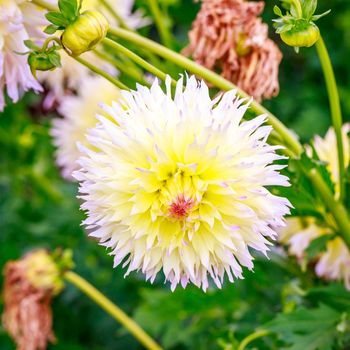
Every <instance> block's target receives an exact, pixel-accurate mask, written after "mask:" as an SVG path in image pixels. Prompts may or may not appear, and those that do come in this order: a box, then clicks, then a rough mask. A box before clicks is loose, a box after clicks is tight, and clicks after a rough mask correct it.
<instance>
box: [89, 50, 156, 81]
mask: <svg viewBox="0 0 350 350" xmlns="http://www.w3.org/2000/svg"><path fill="white" fill-rule="evenodd" d="M94 53H95V54H96V55H97V56H98V57H100V58H102V59H103V60H104V61H106V62H108V63H110V64H111V65H112V66H113V67H115V68H117V69H118V71H120V72H123V73H124V74H126V75H128V76H129V77H130V78H132V79H134V80H136V81H138V82H141V84H142V85H147V86H150V84H149V83H148V82H147V81H146V80H145V78H144V76H143V72H142V71H141V70H139V69H135V68H136V67H135V66H132V65H131V64H130V63H132V62H131V61H130V60H128V61H127V62H128V64H125V62H121V61H119V60H117V59H116V57H112V56H110V55H108V54H107V53H105V52H103V51H100V50H94Z"/></svg>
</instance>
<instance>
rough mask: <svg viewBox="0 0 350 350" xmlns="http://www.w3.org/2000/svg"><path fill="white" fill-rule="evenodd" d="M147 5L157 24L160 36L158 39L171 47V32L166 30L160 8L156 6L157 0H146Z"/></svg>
mask: <svg viewBox="0 0 350 350" xmlns="http://www.w3.org/2000/svg"><path fill="white" fill-rule="evenodd" d="M148 6H149V8H150V10H151V13H152V15H153V19H154V22H155V24H156V26H157V29H158V33H159V36H160V39H161V41H162V43H163V44H164V45H165V46H166V47H169V48H172V47H173V41H172V38H171V34H170V32H169V30H168V26H167V24H166V22H165V21H164V18H163V16H164V15H163V14H162V13H161V11H160V8H159V6H158V0H148Z"/></svg>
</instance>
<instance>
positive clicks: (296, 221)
mask: <svg viewBox="0 0 350 350" xmlns="http://www.w3.org/2000/svg"><path fill="white" fill-rule="evenodd" d="M332 233H333V231H332V229H331V228H329V227H324V226H320V225H319V224H317V222H316V220H315V218H312V217H303V218H300V217H291V218H287V219H286V226H285V227H283V228H282V229H279V241H280V242H281V243H283V244H287V245H289V253H290V254H291V255H294V256H296V257H297V258H298V259H299V260H300V262H302V258H303V257H304V256H305V251H306V249H307V248H308V247H309V245H310V243H311V242H312V241H313V240H315V239H317V238H319V237H321V236H323V235H327V234H328V235H330V234H332ZM330 238H331V237H330ZM315 272H316V274H317V276H319V277H323V278H325V279H327V280H334V281H344V283H345V287H346V288H347V289H348V290H350V252H349V248H348V247H347V246H346V244H345V243H344V241H343V239H342V238H341V237H336V238H331V239H330V240H329V241H328V242H327V246H326V250H325V251H322V252H320V253H319V254H318V256H317V258H316V266H315Z"/></svg>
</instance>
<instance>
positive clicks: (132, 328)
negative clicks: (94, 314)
mask: <svg viewBox="0 0 350 350" xmlns="http://www.w3.org/2000/svg"><path fill="white" fill-rule="evenodd" d="M64 278H65V279H66V280H67V281H68V282H69V283H71V284H73V285H74V286H75V287H77V288H78V289H80V290H81V291H82V292H83V293H85V294H86V295H87V296H88V297H89V298H90V299H92V300H93V301H94V302H95V303H96V304H98V305H99V306H101V308H102V309H103V310H105V311H106V312H107V313H109V314H110V315H111V316H112V317H113V318H114V319H115V320H117V321H118V322H120V323H121V324H122V325H123V326H124V327H125V328H126V329H127V330H128V331H129V332H130V333H131V334H132V335H133V336H134V337H135V338H136V339H138V340H139V341H140V343H141V344H143V345H144V347H145V348H146V349H149V350H162V348H161V347H160V346H159V345H158V344H157V343H156V342H155V341H154V340H153V339H152V338H151V337H150V336H149V335H148V334H147V333H146V332H145V331H144V330H143V329H142V328H141V327H140V326H139V325H138V324H137V323H135V321H134V320H132V319H131V318H130V317H129V316H128V315H127V314H126V313H125V312H124V311H123V310H121V309H120V308H119V307H118V306H117V305H115V304H113V303H112V302H111V301H110V300H109V299H108V298H107V297H106V296H104V295H103V294H102V293H101V292H100V291H99V290H97V289H96V288H95V287H94V286H93V285H91V284H90V283H89V282H87V281H86V280H85V279H83V278H82V277H81V276H79V275H78V274H76V273H75V272H73V271H68V272H66V273H65V274H64Z"/></svg>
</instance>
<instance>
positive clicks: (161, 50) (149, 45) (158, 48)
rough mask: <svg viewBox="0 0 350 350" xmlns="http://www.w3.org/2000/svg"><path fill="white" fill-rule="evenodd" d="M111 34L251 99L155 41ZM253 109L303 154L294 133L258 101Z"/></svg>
mask: <svg viewBox="0 0 350 350" xmlns="http://www.w3.org/2000/svg"><path fill="white" fill-rule="evenodd" d="M109 34H110V35H112V36H115V37H118V38H121V39H124V40H127V41H129V42H132V43H134V44H136V45H138V46H140V47H143V48H146V49H147V50H149V51H152V52H154V53H155V54H157V55H159V56H161V57H163V58H165V59H166V60H169V61H171V62H173V63H175V64H177V65H178V66H180V67H182V68H184V69H185V70H187V71H189V72H191V73H193V74H196V75H198V76H200V77H202V78H203V79H205V80H206V81H208V82H210V83H211V84H213V85H215V86H216V87H218V88H219V89H221V90H225V91H228V90H232V89H234V90H237V93H238V95H239V96H241V97H243V98H250V97H249V96H248V95H247V94H246V93H245V92H244V91H243V90H241V89H239V88H238V87H237V86H235V85H234V84H232V83H231V82H229V81H228V80H226V79H224V78H223V77H221V76H220V75H218V74H216V73H214V72H212V71H211V70H209V69H207V68H205V67H203V66H201V65H200V64H198V63H196V62H193V61H192V60H190V59H188V58H187V57H185V56H183V55H181V54H178V53H176V52H174V51H172V50H170V49H168V48H166V47H164V46H162V45H160V44H158V43H156V42H154V41H153V40H150V39H147V38H145V37H143V36H141V35H139V34H137V33H133V32H130V31H128V30H125V29H122V28H110V30H109ZM251 109H252V110H253V111H254V112H255V113H256V114H266V115H267V120H268V123H269V124H270V125H272V127H273V128H274V129H275V131H276V132H277V133H278V134H279V135H280V136H281V138H282V139H283V140H284V142H285V144H286V146H287V147H289V148H290V150H291V151H292V152H293V154H294V156H296V157H297V156H299V155H300V154H301V152H302V146H301V144H300V143H299V141H298V140H297V139H296V138H295V136H294V135H293V133H291V132H290V131H289V130H288V129H287V127H286V126H285V125H284V124H283V123H281V122H280V121H279V120H278V119H277V118H276V117H275V116H274V115H273V114H272V113H271V112H269V111H268V110H267V109H266V108H264V107H263V106H262V105H260V104H259V103H258V102H256V101H252V103H251Z"/></svg>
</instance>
